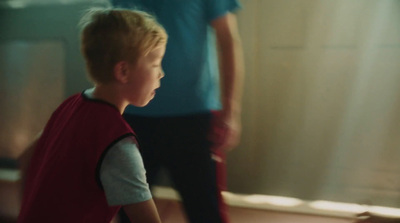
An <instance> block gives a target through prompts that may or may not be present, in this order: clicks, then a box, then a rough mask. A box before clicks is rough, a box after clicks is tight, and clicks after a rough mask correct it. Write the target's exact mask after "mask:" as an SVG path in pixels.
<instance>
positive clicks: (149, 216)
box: [123, 199, 161, 223]
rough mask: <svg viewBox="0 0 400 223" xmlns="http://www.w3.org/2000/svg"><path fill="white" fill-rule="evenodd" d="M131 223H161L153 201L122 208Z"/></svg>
mask: <svg viewBox="0 0 400 223" xmlns="http://www.w3.org/2000/svg"><path fill="white" fill-rule="evenodd" d="M123 208H124V211H125V213H126V215H128V217H129V219H130V220H131V222H143V223H161V220H160V217H159V215H158V212H157V208H156V205H155V204H154V201H153V199H150V200H147V201H143V202H140V203H136V204H129V205H125V206H123Z"/></svg>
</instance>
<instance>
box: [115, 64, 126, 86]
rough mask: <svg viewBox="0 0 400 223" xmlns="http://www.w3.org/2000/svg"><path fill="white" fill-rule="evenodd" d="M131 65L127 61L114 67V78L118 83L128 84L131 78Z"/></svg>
mask: <svg viewBox="0 0 400 223" xmlns="http://www.w3.org/2000/svg"><path fill="white" fill-rule="evenodd" d="M128 65H129V64H128V63H127V62H126V61H120V62H118V63H117V64H115V66H114V77H115V79H116V80H117V81H118V82H121V83H126V82H127V81H128V77H129V72H128V71H129V66H128Z"/></svg>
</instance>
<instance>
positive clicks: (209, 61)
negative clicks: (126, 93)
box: [112, 0, 240, 117]
mask: <svg viewBox="0 0 400 223" xmlns="http://www.w3.org/2000/svg"><path fill="white" fill-rule="evenodd" d="M112 4H113V5H114V6H116V7H123V8H131V9H137V10H143V11H147V12H149V13H150V14H152V15H154V16H155V17H156V18H157V20H158V21H159V23H160V24H161V25H163V26H164V28H165V29H166V31H167V33H168V43H167V49H166V53H165V56H164V59H163V62H162V66H163V69H164V72H165V77H164V78H163V79H161V88H159V89H158V90H157V94H156V96H155V97H154V99H153V100H152V101H150V103H149V104H148V105H147V106H145V107H143V108H138V107H134V106H128V107H127V109H126V110H125V113H129V114H136V115H144V116H153V117H162V116H178V115H190V114H196V113H202V112H209V111H211V110H219V109H220V107H221V103H220V97H219V92H220V91H219V70H218V57H217V51H216V46H215V34H214V30H213V29H212V27H211V25H210V24H211V21H212V20H214V19H216V18H218V17H220V16H223V15H225V14H226V13H228V12H231V11H234V10H236V9H238V8H239V7H240V4H239V2H238V1H237V0H112Z"/></svg>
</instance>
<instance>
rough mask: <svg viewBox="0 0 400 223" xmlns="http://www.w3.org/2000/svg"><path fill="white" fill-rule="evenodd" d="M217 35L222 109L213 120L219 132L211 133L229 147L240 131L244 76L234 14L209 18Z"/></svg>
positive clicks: (224, 147)
mask: <svg viewBox="0 0 400 223" xmlns="http://www.w3.org/2000/svg"><path fill="white" fill-rule="evenodd" d="M211 25H212V27H213V28H214V30H215V33H216V37H217V45H218V52H219V66H220V80H221V101H222V112H221V115H220V117H219V118H217V120H216V125H218V126H217V128H221V127H222V129H223V130H224V131H222V132H224V133H225V134H224V135H223V136H215V135H214V141H216V142H217V144H219V145H217V146H218V147H219V148H222V149H227V150H229V149H232V148H233V147H234V146H236V145H237V144H238V142H239V138H240V132H241V97H242V87H243V86H242V85H243V76H244V61H243V52H242V43H241V39H240V35H239V31H238V26H237V21H236V16H235V15H234V14H232V13H227V14H226V15H224V16H221V17H218V18H216V19H214V20H213V21H212V22H211Z"/></svg>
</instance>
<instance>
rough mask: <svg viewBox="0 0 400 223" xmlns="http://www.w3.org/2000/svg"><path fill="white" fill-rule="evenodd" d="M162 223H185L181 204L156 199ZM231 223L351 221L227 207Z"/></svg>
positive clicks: (344, 222) (325, 222)
mask: <svg viewBox="0 0 400 223" xmlns="http://www.w3.org/2000/svg"><path fill="white" fill-rule="evenodd" d="M156 205H157V207H158V210H159V214H160V217H161V220H162V222H163V223H186V222H187V221H186V220H185V218H184V215H183V213H182V208H181V204H180V203H179V202H177V201H174V200H166V199H156ZM228 213H229V217H230V220H231V223H351V222H352V220H351V219H343V218H331V217H323V216H314V215H302V214H292V213H286V212H275V211H264V210H254V209H246V208H238V207H229V212H228Z"/></svg>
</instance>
